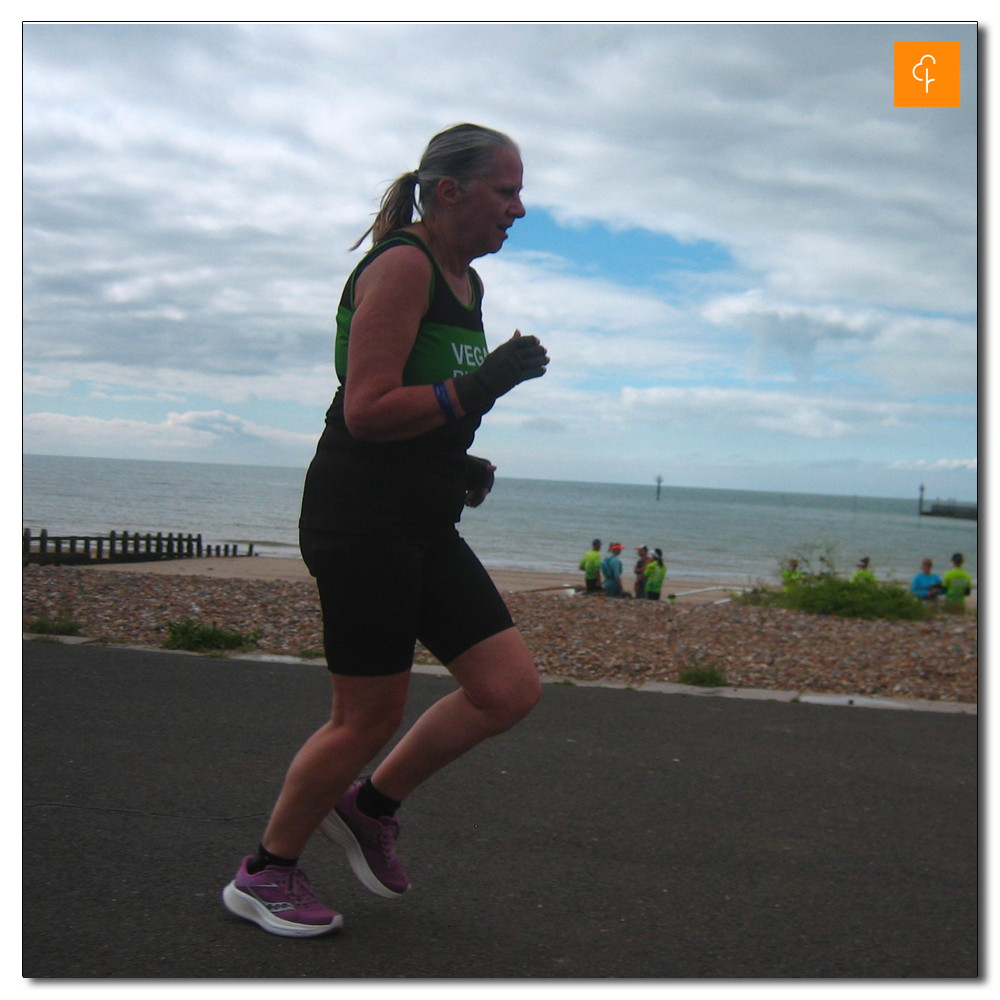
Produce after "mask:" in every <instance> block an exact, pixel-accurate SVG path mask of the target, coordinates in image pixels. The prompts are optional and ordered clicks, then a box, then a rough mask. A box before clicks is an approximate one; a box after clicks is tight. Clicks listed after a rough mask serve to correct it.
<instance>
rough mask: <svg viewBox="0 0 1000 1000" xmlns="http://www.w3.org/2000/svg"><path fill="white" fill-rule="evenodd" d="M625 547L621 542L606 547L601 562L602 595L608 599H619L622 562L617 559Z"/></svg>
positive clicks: (620, 594) (621, 594)
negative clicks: (606, 549) (605, 553)
mask: <svg viewBox="0 0 1000 1000" xmlns="http://www.w3.org/2000/svg"><path fill="white" fill-rule="evenodd" d="M624 548H625V546H624V545H622V543H621V542H612V543H611V544H610V545H609V546H608V554H607V555H606V556H605V557H604V560H603V561H602V562H601V573H602V574H603V576H604V593H605V594H607V596H608V597H621V596H623V592H622V561H621V559H619V558H618V557H619V556H620V555H621V552H622V549H624Z"/></svg>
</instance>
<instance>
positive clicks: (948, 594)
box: [941, 552, 972, 611]
mask: <svg viewBox="0 0 1000 1000" xmlns="http://www.w3.org/2000/svg"><path fill="white" fill-rule="evenodd" d="M964 562H965V556H963V555H962V553H961V552H956V553H955V554H954V555H953V556H952V557H951V569H950V570H948V572H947V573H945V575H944V576H943V577H942V578H941V585H942V586H943V587H944V599H945V602H946V605H947V606H948V607H949V609H950V610H953V611H955V610H961V611H964V610H965V599H966V597H968V596H969V594H971V593H972V577H971V576H969V574H968V572H967V571H966V570H964V569H962V563H964Z"/></svg>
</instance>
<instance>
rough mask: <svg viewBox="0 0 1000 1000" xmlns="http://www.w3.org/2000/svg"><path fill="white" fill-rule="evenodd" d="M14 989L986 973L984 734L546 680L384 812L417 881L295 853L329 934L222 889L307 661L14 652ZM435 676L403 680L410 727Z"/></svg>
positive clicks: (247, 847)
mask: <svg viewBox="0 0 1000 1000" xmlns="http://www.w3.org/2000/svg"><path fill="white" fill-rule="evenodd" d="M24 667H25V669H24V689H23V690H24V734H25V735H24V744H25V746H24V749H25V753H24V762H25V763H24V795H25V800H26V809H25V816H26V819H25V836H24V843H25V862H24V877H25V884H26V895H25V905H24V925H23V926H24V966H23V974H24V975H25V976H26V977H30V978H140V979H145V978H162V977H168V978H199V979H205V978H226V979H236V978H248V977H249V978H286V977H295V978H297V977H307V978H352V979H353V978H365V979H368V978H379V979H391V978H396V977H420V978H465V979H467V978H483V977H549V978H551V977H558V978H571V979H578V978H594V977H643V978H657V979H674V978H691V977H698V978H727V979H728V978H740V977H745V978H755V979H757V978H789V977H791V978H801V977H805V978H826V977H835V978H839V977H864V978H867V977H878V978H902V977H927V978H951V977H975V976H977V975H978V934H979V930H978V872H977V848H978V828H977V823H978V819H977V806H978V802H977V795H978V793H977V726H978V719H977V717H975V716H969V715H961V714H955V715H949V714H938V713H930V712H926V713H925V712H906V711H895V712H893V711H884V710H883V711H879V710H874V709H863V708H851V709H847V708H840V707H830V706H824V705H809V704H787V703H780V702H771V701H760V702H758V701H741V700H737V699H712V698H704V697H700V698H699V697H691V696H683V695H664V694H654V693H638V692H634V691H628V690H611V689H602V688H579V687H574V686H570V685H558V684H554V685H547V686H546V688H545V694H544V696H543V698H542V702H541V704H540V705H539V707H538V708H537V709H536V710H535V712H534V713H533V714H532V715H531V716H530V717H529V718H528V719H527V720H526V721H525V722H523V723H522V724H521V725H520V726H518V727H516V728H515V729H514V730H512V731H511V732H510V733H507V734H505V735H504V736H502V737H499V738H498V739H495V740H492V741H489V742H488V743H486V744H484V745H482V746H481V747H479V748H477V749H476V750H475V751H473V752H472V753H471V754H469V755H467V756H466V757H465V758H463V759H462V760H460V761H458V762H456V763H455V764H453V765H452V766H451V767H450V768H449V769H447V770H446V771H444V772H442V773H441V774H440V775H438V776H437V777H435V778H434V779H432V780H431V781H430V782H428V783H427V784H426V785H425V786H424V787H423V788H421V789H419V790H418V791H417V792H416V793H415V794H414V795H413V796H412V797H411V799H410V800H409V801H408V802H407V803H406V804H405V806H404V807H403V809H402V810H401V813H400V816H401V819H402V821H403V837H402V839H401V840H400V843H399V853H400V857H401V858H402V860H403V862H404V864H405V866H406V869H407V871H408V873H409V875H410V878H411V880H412V882H413V888H412V890H411V891H410V892H409V893H408V894H407V895H406V896H404V897H403V898H402V899H399V900H392V901H389V900H383V899H379V898H377V897H375V896H373V895H371V894H369V893H368V892H367V891H366V890H365V889H364V888H363V887H362V886H361V885H360V884H359V883H357V882H356V881H355V880H354V877H353V876H352V875H351V873H350V871H349V869H348V868H347V865H346V862H345V861H344V860H343V858H342V856H340V855H339V854H338V852H337V850H336V849H335V848H334V847H333V845H331V844H328V843H327V842H326V841H325V840H324V839H323V838H322V837H320V836H317V837H315V838H314V840H313V841H312V842H311V843H310V845H309V847H308V849H307V851H306V853H305V855H304V857H303V860H302V865H303V867H304V868H305V869H306V871H307V872H308V873H309V876H310V880H311V882H312V886H313V889H314V890H315V891H316V893H317V895H318V896H319V897H320V899H322V900H323V901H324V902H326V903H327V904H328V905H330V906H333V907H335V908H336V909H338V910H340V911H341V912H343V914H344V919H345V927H344V929H343V931H341V932H340V933H335V934H332V935H329V936H327V937H323V938H315V939H311V940H294V939H287V938H278V937H274V936H272V935H269V934H266V933H264V932H263V931H262V930H260V929H259V928H258V927H257V926H256V925H253V924H250V923H247V922H245V921H242V920H240V919H239V918H237V917H234V916H232V915H231V914H229V913H228V912H227V911H226V910H225V909H224V908H223V907H222V903H221V900H220V892H221V890H222V888H223V886H224V885H225V884H226V883H227V882H228V881H229V880H230V879H231V878H232V876H233V873H234V871H235V869H236V867H237V865H238V863H239V860H240V858H241V857H242V856H243V854H245V853H249V852H251V851H252V850H253V849H254V848H255V846H256V844H257V841H258V839H259V837H260V834H261V831H262V829H263V825H264V822H265V820H266V816H267V813H268V811H269V809H270V806H271V803H272V801H273V799H274V796H275V795H276V793H277V790H278V788H279V786H280V783H281V780H282V776H283V773H284V769H285V767H286V766H287V764H288V762H289V760H290V759H291V757H292V755H293V753H294V752H295V750H296V749H297V748H298V746H299V744H300V743H301V742H302V740H303V739H304V738H305V737H306V736H307V735H308V734H309V733H310V732H311V731H312V730H313V729H314V728H315V727H316V726H318V725H319V724H320V723H321V722H322V721H323V720H324V718H325V717H326V713H327V709H328V704H327V702H328V690H329V683H328V681H327V678H326V671H325V668H323V667H321V666H305V665H286V664H269V663H250V662H246V661H242V662H229V661H226V660H221V659H211V658H205V657H196V656H184V655H178V654H171V653H165V652H164V653H158V652H157V653H153V652H140V651H135V650H126V649H115V648H104V647H92V646H66V645H61V644H58V643H52V642H37V641H36V642H28V643H25V646H24ZM452 686H453V682H452V681H451V680H450V678H437V677H431V676H422V675H415V676H414V677H413V681H412V688H411V696H410V706H409V716H408V719H412V718H413V717H415V716H416V714H417V713H418V712H420V711H422V710H423V708H425V707H426V706H427V705H428V704H430V703H431V702H432V701H433V700H435V699H436V698H438V697H440V696H441V694H443V693H445V692H446V691H448V690H451V688H452Z"/></svg>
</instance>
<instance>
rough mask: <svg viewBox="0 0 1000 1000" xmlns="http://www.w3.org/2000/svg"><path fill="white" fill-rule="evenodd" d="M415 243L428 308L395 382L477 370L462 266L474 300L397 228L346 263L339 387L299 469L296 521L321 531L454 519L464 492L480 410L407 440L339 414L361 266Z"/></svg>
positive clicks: (479, 343)
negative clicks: (353, 428) (373, 433)
mask: <svg viewBox="0 0 1000 1000" xmlns="http://www.w3.org/2000/svg"><path fill="white" fill-rule="evenodd" d="M397 246H415V247H417V248H418V249H420V250H422V251H423V252H424V253H425V254H426V255H427V259H428V260H429V261H430V265H431V285H430V294H429V296H428V306H427V311H426V312H425V313H424V315H423V317H422V319H421V321H420V327H419V329H418V332H417V337H416V340H415V341H414V344H413V348H412V349H411V351H410V356H409V358H407V361H406V365H405V366H404V368H403V385H432V384H433V383H435V382H441V381H444V380H446V379H449V378H453V377H454V376H456V375H461V374H464V373H466V372H471V371H475V370H476V369H477V368H478V367H479V366H480V365H481V364H482V362H483V359H484V358H485V357H486V353H487V349H486V337H485V335H484V333H483V312H482V291H483V286H482V282H481V281H480V279H479V275H477V274H476V272H475V271H473V270H472V269H471V268H470V271H469V273H470V275H471V284H472V302H471V304H470V305H468V306H466V305H464V304H463V303H462V302H460V301H459V300H458V298H457V297H456V296H455V293H454V292H453V291H452V290H451V286H450V285H449V284H448V282H447V279H446V278H445V276H444V274H443V273H442V272H441V269H440V268H439V267H438V265H437V262H436V261H435V260H434V257H433V255H432V254H431V253H430V251H429V250H428V249H427V247H426V246H425V245H424V243H423V241H422V240H420V238H419V237H417V236H416V235H414V234H413V233H409V232H406V231H404V230H397V231H396V232H393V233H390V234H389V235H388V236H387V237H386V238H385V239H383V240H382V241H381V242H380V243H379V244H378V245H377V246H375V247H373V248H372V249H371V250H370V251H369V252H368V253H367V254H366V255H365V257H364V258H363V259H362V260H361V262H360V263H359V264H358V266H357V267H356V268H355V269H354V271H353V273H352V274H351V276H350V278H348V280H347V284H346V285H345V286H344V293H343V295H342V296H341V299H340V306H339V308H338V310H337V337H336V342H335V346H334V362H335V366H336V371H337V377H338V378H339V379H340V387H339V388H338V390H337V394H336V395H335V396H334V398H333V403H332V404H331V406H330V409H329V410H328V411H327V414H326V428H325V430H324V431H323V435H322V437H321V438H320V440H319V444H318V445H317V448H316V456H315V457H314V458H313V461H312V464H311V465H310V466H309V471H308V473H307V474H306V483H305V490H304V493H303V498H302V513H301V517H300V520H299V524H300V526H301V527H304V528H311V529H315V530H320V531H357V530H364V529H368V528H376V529H380V530H383V531H392V530H403V531H405V530H410V529H421V528H434V527H439V526H443V525H446V524H454V523H455V522H456V521H458V520H459V519H460V518H461V516H462V508H463V504H464V500H465V492H466V489H465V455H466V452H467V451H468V449H469V446H470V445H471V444H472V441H473V438H474V437H475V433H476V430H477V429H478V427H479V423H480V420H481V419H482V415H481V414H475V415H467V416H465V417H461V418H460V419H458V420H455V421H451V422H450V423H447V424H444V425H443V426H441V427H437V428H435V429H434V430H432V431H428V432H427V433H426V434H421V435H420V436H419V437H415V438H409V439H408V440H406V441H391V442H386V443H377V444H376V443H372V442H366V441H358V440H356V439H355V438H354V437H352V436H351V433H350V431H349V430H348V429H347V424H346V423H345V421H344V390H345V387H346V384H347V348H348V344H349V342H350V337H351V321H352V320H353V318H354V287H355V283H356V282H357V279H358V276H359V275H360V274H361V272H362V271H363V270H364V269H365V268H366V267H367V266H368V265H369V264H370V263H371V262H372V261H373V260H375V259H376V258H377V257H378V256H380V255H381V254H383V253H385V251H386V250H389V249H391V248H392V247H397Z"/></svg>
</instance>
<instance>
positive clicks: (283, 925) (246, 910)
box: [222, 882, 344, 937]
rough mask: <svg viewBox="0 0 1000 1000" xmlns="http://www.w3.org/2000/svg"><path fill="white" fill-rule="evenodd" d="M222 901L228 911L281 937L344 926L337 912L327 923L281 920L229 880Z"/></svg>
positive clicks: (310, 935)
mask: <svg viewBox="0 0 1000 1000" xmlns="http://www.w3.org/2000/svg"><path fill="white" fill-rule="evenodd" d="M222 902H223V903H224V904H225V907H226V909H227V910H229V912H230V913H235V914H236V916H238V917H243V918H244V919H245V920H252V921H253V922H254V923H255V924H258V925H260V926H261V927H263V928H264V930H266V931H268V932H269V933H271V934H278V935H279V936H281V937H319V936H320V935H321V934H329V933H330V931H335V930H337V929H338V928H340V927H343V926H344V918H343V917H342V916H341V915H340V914H339V913H338V914H337V916H336V917H334V918H333V920H332V921H331V922H330V923H328V924H296V923H292V921H291V920H281V919H280V918H279V917H276V916H275V915H274V914H273V913H272V912H271V911H270V910H269V909H268V908H267V907H266V906H264V904H263V903H261V902H259V901H258V900H256V899H254V898H253V896H248V895H247V894H246V893H245V892H241V891H240V890H239V889H237V888H236V883H235V882H230V883H229V885H227V886H226V888H225V889H223V890H222Z"/></svg>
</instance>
